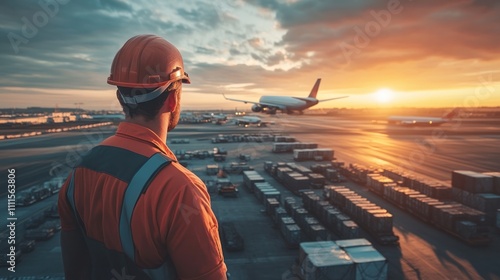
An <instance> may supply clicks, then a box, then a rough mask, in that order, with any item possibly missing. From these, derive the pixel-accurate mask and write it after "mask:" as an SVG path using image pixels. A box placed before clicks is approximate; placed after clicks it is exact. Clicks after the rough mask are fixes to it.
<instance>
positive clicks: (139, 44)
mask: <svg viewBox="0 0 500 280" xmlns="http://www.w3.org/2000/svg"><path fill="white" fill-rule="evenodd" d="M179 80H182V82H183V83H188V84H189V83H191V81H190V79H189V76H188V74H187V73H186V72H184V63H183V60H182V56H181V53H180V52H179V50H178V49H177V48H176V47H175V46H174V45H172V44H171V43H169V42H168V41H166V40H165V39H163V38H161V37H159V36H155V35H138V36H135V37H132V38H130V39H129V40H128V41H127V42H126V43H125V44H124V45H123V47H122V48H121V49H120V50H119V51H118V52H117V53H116V55H115V58H114V60H113V64H112V65H111V74H110V75H109V77H108V84H110V85H116V86H122V87H129V88H158V90H155V91H154V92H150V93H147V94H143V95H137V96H134V98H129V97H125V98H124V101H125V103H141V102H146V101H149V100H152V99H154V98H156V97H158V96H159V95H160V94H161V93H162V92H163V91H164V90H165V89H166V88H167V87H168V86H169V85H170V84H171V83H172V82H175V81H179ZM122 97H123V96H122Z"/></svg>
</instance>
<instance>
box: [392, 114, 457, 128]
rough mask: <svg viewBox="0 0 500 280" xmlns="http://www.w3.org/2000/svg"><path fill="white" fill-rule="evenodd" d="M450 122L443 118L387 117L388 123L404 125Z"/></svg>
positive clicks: (431, 124)
mask: <svg viewBox="0 0 500 280" xmlns="http://www.w3.org/2000/svg"><path fill="white" fill-rule="evenodd" d="M446 122H448V120H447V119H443V118H431V117H411V116H391V117H389V118H388V119H387V123H388V124H393V125H404V126H438V125H442V124H444V123H446Z"/></svg>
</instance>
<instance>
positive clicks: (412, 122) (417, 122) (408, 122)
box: [387, 108, 460, 126]
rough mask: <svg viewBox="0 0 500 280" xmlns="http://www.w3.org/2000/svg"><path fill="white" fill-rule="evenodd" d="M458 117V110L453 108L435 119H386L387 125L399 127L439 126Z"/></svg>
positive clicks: (411, 117)
mask: <svg viewBox="0 0 500 280" xmlns="http://www.w3.org/2000/svg"><path fill="white" fill-rule="evenodd" d="M458 115H460V109H459V108H455V109H453V110H452V111H451V112H449V113H447V114H445V115H444V116H443V117H441V118H436V117H415V116H390V117H388V118H387V124H389V125H400V126H440V125H442V124H445V123H447V122H449V121H451V120H452V119H453V118H454V117H456V116H458Z"/></svg>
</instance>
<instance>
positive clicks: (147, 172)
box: [66, 153, 176, 279]
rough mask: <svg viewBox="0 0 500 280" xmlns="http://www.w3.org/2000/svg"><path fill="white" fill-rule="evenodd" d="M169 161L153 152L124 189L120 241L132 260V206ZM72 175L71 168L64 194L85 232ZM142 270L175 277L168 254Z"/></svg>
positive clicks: (152, 276) (171, 277)
mask: <svg viewBox="0 0 500 280" xmlns="http://www.w3.org/2000/svg"><path fill="white" fill-rule="evenodd" d="M170 162H171V160H170V159H169V158H167V157H166V156H164V155H162V154H160V153H157V154H154V155H153V156H152V157H150V158H149V159H148V160H147V161H146V162H145V163H144V164H143V165H142V166H141V168H140V169H139V170H138V171H137V172H136V173H135V175H134V176H133V177H132V180H131V181H130V183H129V184H128V186H127V189H126V190H125V195H124V198H123V203H122V209H121V213H120V224H119V230H120V241H121V244H122V248H123V251H124V253H125V254H126V255H127V257H129V258H130V259H131V260H132V261H134V262H135V246H134V241H133V238H132V229H131V227H130V223H131V219H132V213H133V212H134V208H135V205H136V204H137V201H138V200H139V197H140V196H141V194H142V193H143V192H144V191H145V189H146V188H147V187H148V185H149V183H150V182H151V180H152V179H153V178H154V176H155V175H156V174H157V173H158V172H159V171H160V170H161V168H163V167H164V166H166V165H168V164H170ZM74 175H75V171H74V170H73V172H72V174H71V178H70V183H69V185H68V190H67V193H66V196H67V198H68V202H69V204H70V206H71V208H72V209H73V212H74V213H75V216H76V218H77V221H78V224H79V226H80V229H81V230H82V232H83V234H85V228H84V227H83V224H82V222H81V220H80V219H79V215H78V214H77V211H76V206H75V196H74V192H75V186H74V177H75V176H74ZM143 271H144V272H145V273H146V274H148V275H149V276H150V277H151V279H174V278H175V277H176V272H175V267H174V265H173V263H172V261H171V259H170V258H169V257H168V256H167V259H166V260H165V263H164V264H163V265H162V266H160V267H158V268H156V269H143Z"/></svg>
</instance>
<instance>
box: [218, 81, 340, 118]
mask: <svg viewBox="0 0 500 280" xmlns="http://www.w3.org/2000/svg"><path fill="white" fill-rule="evenodd" d="M320 83H321V79H317V80H316V83H315V84H314V86H313V88H312V90H311V92H310V93H309V96H307V97H292V96H269V95H264V96H261V97H260V100H259V102H255V101H248V100H240V99H233V98H228V97H226V95H225V94H224V93H223V94H222V96H224V98H225V99H226V100H231V101H237V102H243V103H245V104H246V103H252V104H253V105H252V111H253V112H256V113H258V112H262V113H268V114H276V111H277V110H280V111H281V112H283V113H287V114H293V113H294V112H298V113H299V114H302V113H303V111H304V110H305V109H308V108H310V107H312V106H314V105H316V104H318V103H319V102H324V101H329V100H334V99H340V98H345V97H347V96H341V97H335V98H329V99H323V100H318V99H316V95H317V94H318V89H319V84H320Z"/></svg>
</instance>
